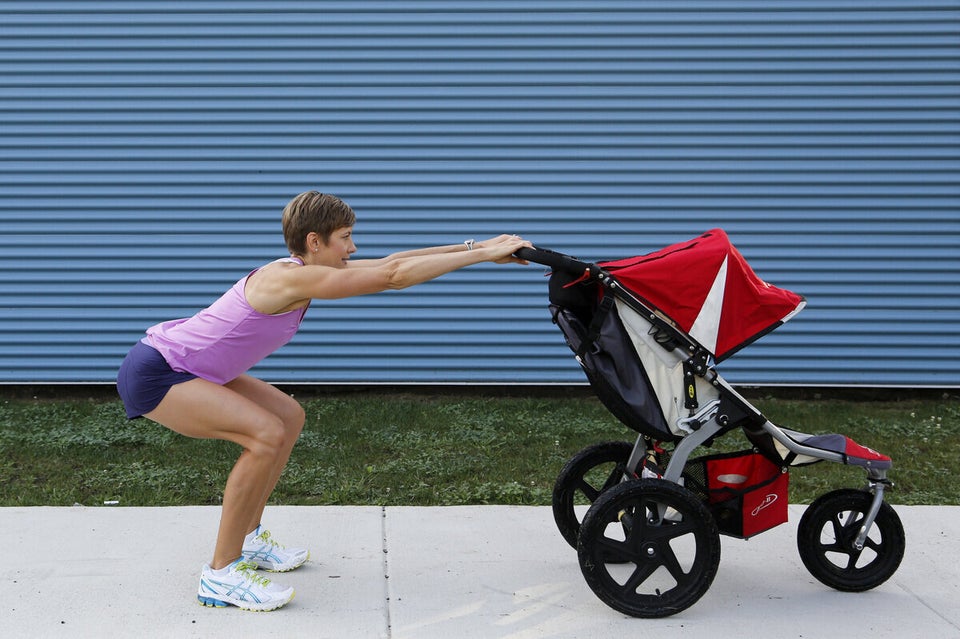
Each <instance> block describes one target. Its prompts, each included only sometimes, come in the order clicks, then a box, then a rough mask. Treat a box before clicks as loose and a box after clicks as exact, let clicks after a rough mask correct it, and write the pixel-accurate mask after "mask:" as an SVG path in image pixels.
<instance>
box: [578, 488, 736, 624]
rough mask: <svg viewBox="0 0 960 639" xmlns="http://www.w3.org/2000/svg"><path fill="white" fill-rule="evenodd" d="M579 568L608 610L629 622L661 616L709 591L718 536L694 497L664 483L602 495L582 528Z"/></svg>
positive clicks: (715, 565)
mask: <svg viewBox="0 0 960 639" xmlns="http://www.w3.org/2000/svg"><path fill="white" fill-rule="evenodd" d="M578 556H579V559H580V569H581V571H582V572H583V576H584V578H585V579H586V582H587V585H589V586H590V588H591V589H592V590H593V592H594V593H595V594H596V595H597V596H598V597H599V598H600V599H601V600H602V601H603V602H604V603H606V604H607V605H608V606H610V607H611V608H613V609H615V610H618V611H620V612H622V613H625V614H628V615H631V616H634V617H647V618H653V617H666V616H668V615H672V614H676V613H678V612H680V611H682V610H685V609H686V608H689V607H690V606H692V605H693V604H694V603H696V601H697V600H699V599H700V597H702V596H703V595H704V594H705V593H706V592H707V589H709V588H710V584H711V583H713V578H714V577H715V576H716V574H717V567H718V565H719V563H720V532H719V531H718V529H717V524H716V522H714V520H713V516H712V515H711V514H710V512H709V511H708V510H707V508H706V506H704V504H703V502H702V501H700V499H698V498H697V497H696V496H695V495H694V494H693V493H692V492H690V491H689V490H687V489H686V488H684V487H682V486H680V485H679V484H675V483H673V482H669V481H665V480H662V479H641V480H631V481H628V482H624V483H622V484H619V485H618V486H615V487H613V488H611V489H610V490H608V491H606V492H604V493H603V494H601V495H600V497H599V498H597V500H596V501H595V502H594V504H593V506H591V508H590V510H589V511H587V514H586V516H585V517H584V518H583V524H582V525H581V527H580V543H579V547H578Z"/></svg>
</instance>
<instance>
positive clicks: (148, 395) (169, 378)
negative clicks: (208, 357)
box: [117, 342, 197, 419]
mask: <svg viewBox="0 0 960 639" xmlns="http://www.w3.org/2000/svg"><path fill="white" fill-rule="evenodd" d="M196 378H197V376H196V375H193V374H191V373H178V372H177V371H175V370H173V369H172V368H170V365H169V364H167V360H165V359H163V355H161V354H160V352H159V351H158V350H157V349H155V348H154V347H152V346H150V345H149V344H145V343H143V342H137V343H136V345H135V346H134V347H133V348H131V349H130V352H129V353H127V356H126V357H125V358H124V360H123V364H121V365H120V371H119V372H118V373H117V391H118V392H119V393H120V399H122V400H123V406H124V408H126V409H127V419H135V418H137V417H141V416H143V414H144V413H149V412H150V411H152V410H153V409H154V408H156V407H157V406H159V405H160V402H161V401H163V398H164V397H166V395H167V391H168V390H170V387H171V386H173V385H174V384H179V383H181V382H188V381H190V380H191V379H196Z"/></svg>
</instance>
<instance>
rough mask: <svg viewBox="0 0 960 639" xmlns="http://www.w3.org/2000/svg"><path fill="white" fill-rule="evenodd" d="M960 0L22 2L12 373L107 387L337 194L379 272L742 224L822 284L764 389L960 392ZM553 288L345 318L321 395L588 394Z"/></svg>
mask: <svg viewBox="0 0 960 639" xmlns="http://www.w3.org/2000/svg"><path fill="white" fill-rule="evenodd" d="M958 34H960V5H958V3H957V2H956V1H955V0H950V1H945V0H931V1H929V2H906V1H898V2H894V1H889V0H874V1H871V2H859V1H857V2H836V1H831V2H823V1H819V0H809V1H808V0H804V1H799V0H786V1H783V2H776V3H770V2H766V1H763V2H760V1H749V0H742V1H734V0H716V1H714V0H702V1H683V0H676V1H670V2H665V1H660V2H642V1H635V0H631V1H614V0H606V1H603V0H601V1H597V2H591V3H585V2H582V1H581V0H575V1H563V0H561V1H558V2H534V1H516V2H514V1H511V2H504V1H497V0H485V1H483V2H480V1H464V2H456V1H439V2H438V1H430V0H420V1H396V2H284V1H279V2H266V1H258V2H249V1H243V0H237V1H234V2H229V3H225V2H125V1H119V2H83V1H78V2H30V3H25V2H0V382H7V383H17V382H31V383H32V382H88V381H90V382H109V381H111V380H112V379H113V375H114V372H115V370H116V367H117V366H118V364H119V361H120V359H121V358H122V356H123V354H124V353H125V351H126V349H127V347H128V346H129V345H130V344H131V343H132V342H133V341H135V340H136V339H138V337H139V335H140V334H141V332H142V330H143V329H144V328H145V327H146V326H147V325H149V324H151V323H153V322H155V321H159V320H162V319H167V318H171V317H178V316H182V315H185V314H189V313H192V312H194V311H195V310H197V309H198V308H199V307H201V306H202V305H204V304H206V303H208V302H209V301H211V300H212V299H213V298H214V297H215V296H216V295H218V294H219V293H220V291H221V290H222V289H224V288H225V287H227V286H229V285H230V284H231V283H232V282H233V281H235V280H236V279H237V278H238V277H239V276H240V275H241V274H243V273H244V272H246V271H247V270H248V269H249V268H252V267H254V266H256V265H258V264H259V263H261V262H263V261H266V260H268V259H272V258H274V257H279V256H282V255H283V254H284V251H283V242H282V239H281V236H280V232H279V222H278V220H279V213H280V210H281V208H282V206H283V204H284V203H285V202H286V201H287V199H289V197H290V196H292V195H294V194H296V193H298V192H300V191H302V190H306V189H310V188H319V189H321V190H326V191H329V192H333V193H337V194H339V195H341V196H342V197H344V198H345V199H346V200H347V201H349V202H350V203H351V204H353V206H354V208H356V210H357V211H358V212H359V214H360V216H361V222H360V224H359V225H358V227H357V229H356V232H357V236H358V237H357V239H358V243H359V245H360V248H361V256H377V255H381V254H384V253H387V252H390V251H394V250H398V249H404V248H408V247H413V246H419V245H424V244H433V243H447V242H459V241H461V240H463V239H465V238H467V237H474V236H475V237H477V238H480V237H483V236H485V235H487V234H493V233H498V232H502V231H504V232H516V233H522V234H524V235H525V236H527V237H529V238H532V239H533V240H535V241H536V242H537V243H539V244H541V245H543V246H547V247H551V248H555V249H558V250H562V251H565V252H568V253H572V254H574V255H578V256H580V257H581V258H584V259H591V260H592V259H601V258H615V257H624V256H627V255H630V254H636V253H644V252H647V251H650V250H653V249H656V248H659V247H661V246H663V245H666V244H669V243H672V242H676V241H680V240H684V239H687V238H689V237H692V236H694V235H696V234H698V233H700V232H701V231H704V230H707V229H709V228H712V227H715V226H721V227H723V228H725V229H726V230H727V231H728V233H729V234H730V235H731V237H732V239H733V240H734V242H735V243H736V244H737V245H738V247H739V248H740V249H741V250H742V252H743V253H744V254H745V255H746V256H747V258H748V259H749V260H750V261H751V263H752V264H753V265H754V267H755V268H756V270H757V271H758V273H759V274H760V275H761V276H762V277H764V278H765V279H767V280H769V281H771V282H773V283H776V284H778V285H780V286H783V287H786V288H791V289H793V290H796V291H797V292H799V293H802V294H803V295H805V296H806V297H807V298H808V300H809V306H808V308H807V310H805V311H804V312H803V313H802V314H801V315H800V316H799V317H797V318H796V319H795V320H794V321H793V322H792V323H791V324H788V325H787V326H785V327H783V328H782V329H780V330H779V331H777V332H776V333H774V334H772V335H770V336H768V337H766V338H764V339H763V340H761V341H760V342H758V343H757V344H755V345H753V346H751V347H750V348H748V349H746V350H745V351H743V352H741V353H740V354H738V355H737V356H736V357H734V358H733V359H732V360H731V361H730V362H728V363H725V364H724V367H723V369H722V371H723V372H724V373H725V376H726V377H727V378H728V379H729V380H730V381H732V382H734V383H744V384H747V383H751V384H752V383H758V384H781V383H789V384H816V385H821V384H861V385H883V384H902V385H957V384H960V376H958V374H957V372H956V371H957V362H958V361H960V328H958V327H960V204H958V200H960V186H958V183H960V180H958V177H960V117H958V113H960V111H958V107H960V88H958V87H960V52H958V50H960V37H958ZM545 305H546V283H545V280H544V279H543V277H542V272H541V270H540V269H539V268H528V269H523V268H520V267H476V268H472V269H469V270H466V271H463V272H460V273H457V274H454V275H451V276H448V277H446V278H443V279H441V280H439V281H437V282H434V283H430V284H426V285H424V286H422V287H420V288H415V289H412V290H408V291H403V292H397V293H388V294H383V295H379V296H372V297H367V298H358V299H354V300H348V301H344V302H339V303H336V304H329V305H327V304H320V303H317V304H315V305H314V307H313V308H312V310H311V312H310V313H309V315H308V318H307V320H306V322H305V325H304V328H303V330H302V331H301V334H300V335H299V336H298V337H297V338H296V339H295V341H294V342H293V343H292V344H291V345H290V346H288V347H286V348H284V349H283V350H282V351H281V352H280V353H278V354H276V355H275V356H273V357H272V358H270V359H268V360H267V362H266V363H265V364H264V365H262V366H261V367H259V368H258V369H257V372H258V373H259V374H260V375H262V376H263V377H265V378H268V379H271V380H273V381H294V382H331V383H334V382H348V383H349V382H388V383H390V382H430V383H448V382H491V383H525V382H530V383H552V382H580V381H582V376H581V374H580V371H579V369H578V367H577V366H576V364H575V362H574V361H573V360H572V359H571V357H570V355H569V352H568V351H567V350H566V347H565V346H564V345H563V344H562V338H561V336H560V333H559V331H557V330H556V329H555V327H553V326H552V325H551V324H550V321H549V318H548V315H547V312H546V310H545Z"/></svg>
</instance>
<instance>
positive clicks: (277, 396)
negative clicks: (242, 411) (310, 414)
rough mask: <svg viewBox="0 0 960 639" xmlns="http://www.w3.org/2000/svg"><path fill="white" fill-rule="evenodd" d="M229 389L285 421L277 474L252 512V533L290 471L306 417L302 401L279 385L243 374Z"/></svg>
mask: <svg viewBox="0 0 960 639" xmlns="http://www.w3.org/2000/svg"><path fill="white" fill-rule="evenodd" d="M226 387H227V388H229V389H230V390H233V391H236V392H237V393H239V394H241V395H243V396H244V397H246V398H247V399H250V400H252V401H254V402H256V403H257V404H259V405H260V406H262V407H264V408H265V409H267V410H268V411H270V412H271V413H273V414H274V415H277V416H278V417H280V419H281V421H282V422H283V434H284V437H283V447H282V449H281V450H280V451H279V452H280V454H279V455H278V457H277V459H276V462H275V465H274V468H273V472H272V473H271V475H270V478H269V479H268V480H267V483H266V485H265V486H264V492H263V497H262V499H261V500H260V501H261V503H260V505H259V507H258V508H257V509H256V510H255V511H254V512H253V513H252V515H251V518H250V521H249V522H248V524H247V526H246V528H247V531H246V532H248V533H249V532H251V531H252V530H254V529H255V528H256V527H257V526H258V525H260V522H261V521H262V520H263V510H264V508H265V507H266V505H267V500H269V499H270V495H271V494H273V489H274V488H275V487H276V485H277V482H278V481H279V480H280V475H281V474H282V473H283V469H284V468H286V466H287V461H288V460H289V459H290V452H291V451H292V450H293V447H294V445H295V444H296V443H297V439H299V438H300V432H301V431H302V430H303V423H304V420H305V415H304V412H303V407H302V406H301V405H300V402H298V401H297V400H295V399H293V398H292V397H290V396H289V395H287V394H286V393H284V392H283V391H281V390H279V389H278V388H276V387H275V386H272V385H270V384H268V383H266V382H264V381H262V380H259V379H256V378H255V377H250V376H249V375H241V376H240V377H238V378H237V379H235V380H233V381H231V382H229V383H228V384H226ZM245 534H246V533H245Z"/></svg>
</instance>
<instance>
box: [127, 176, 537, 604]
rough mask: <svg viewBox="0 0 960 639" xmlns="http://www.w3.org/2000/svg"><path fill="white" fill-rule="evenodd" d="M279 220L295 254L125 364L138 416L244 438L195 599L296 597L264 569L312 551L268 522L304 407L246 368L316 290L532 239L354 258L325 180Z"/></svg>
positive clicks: (396, 278) (341, 209)
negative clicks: (322, 188) (323, 188)
mask: <svg viewBox="0 0 960 639" xmlns="http://www.w3.org/2000/svg"><path fill="white" fill-rule="evenodd" d="M282 221H283V234H284V239H285V241H286V243H287V248H288V249H289V250H290V255H291V256H290V257H289V258H283V259H280V260H277V261H275V262H271V263H270V264H267V265H265V266H263V267H261V268H259V269H257V270H255V271H253V272H251V273H250V274H249V275H247V276H246V277H244V278H242V279H241V280H240V281H238V282H237V283H236V284H235V285H234V286H233V287H232V288H231V289H230V290H229V291H227V292H226V293H225V294H224V295H223V296H222V297H221V298H220V299H218V300H217V301H216V302H214V303H213V304H212V305H211V306H209V307H208V308H206V309H204V310H202V311H200V312H199V313H197V314H196V315H194V316H193V317H190V318H186V319H178V320H172V321H169V322H164V323H161V324H157V325H155V326H152V327H150V328H149V329H147V335H146V337H145V338H143V340H141V341H140V342H138V343H137V344H136V345H135V346H134V347H133V348H132V349H131V351H130V353H129V354H128V355H127V357H126V359H125V360H124V362H123V365H122V366H121V367H120V371H119V373H118V376H117V389H118V391H119V393H120V396H121V398H122V399H123V401H124V406H125V407H126V411H127V416H128V417H129V418H130V419H134V418H137V417H146V418H147V419H150V420H152V421H155V422H157V423H159V424H162V425H163V426H166V427H167V428H169V429H171V430H173V431H176V432H178V433H181V434H183V435H186V436H188V437H195V438H205V439H209V438H213V439H223V440H227V441H230V442H233V443H236V444H239V445H240V446H241V447H242V449H243V451H242V453H241V454H240V457H239V459H237V462H236V464H235V465H234V467H233V470H232V471H231V472H230V475H229V477H228V478H227V484H226V487H225V488H224V492H223V509H222V512H221V516H220V528H219V532H218V534H217V542H216V546H215V549H214V553H213V559H212V560H211V561H210V563H209V564H207V565H205V566H204V567H203V569H202V571H201V575H200V587H199V590H198V599H199V600H200V602H201V603H202V604H204V605H208V606H215V607H225V606H228V605H235V606H239V607H240V608H243V609H247V610H275V609H277V608H279V607H281V606H283V605H285V604H287V603H288V602H289V601H290V600H291V599H293V595H294V591H293V588H284V587H282V586H279V585H278V584H276V583H273V582H272V581H270V580H269V579H266V578H264V577H263V576H262V575H260V574H259V573H257V572H256V570H257V569H258V568H260V569H264V570H269V571H278V572H283V571H287V570H293V569H294V568H297V567H298V566H300V565H302V564H303V563H304V562H305V561H306V560H307V559H308V558H309V553H308V552H307V550H305V549H298V548H286V547H284V546H282V545H280V544H278V543H277V542H276V541H275V540H273V539H272V537H271V536H270V533H269V532H268V531H266V530H264V529H263V527H262V526H261V517H262V515H263V510H264V506H265V505H266V503H267V499H268V498H269V496H270V494H271V492H272V491H273V488H274V486H275V485H276V483H277V480H278V479H279V477H280V473H281V472H282V471H283V468H284V466H285V465H286V463H287V459H288V458H289V457H290V451H291V450H292V449H293V445H294V443H296V441H297V438H298V437H299V435H300V431H301V429H302V428H303V424H304V412H303V408H301V406H300V404H299V403H298V402H297V401H296V400H294V399H293V398H292V397H290V396H289V395H287V394H286V393H284V392H282V391H280V390H278V389H277V388H275V387H274V386H272V385H270V384H268V383H266V382H263V381H261V380H259V379H255V378H253V377H251V376H249V375H247V374H246V371H247V370H248V369H250V368H251V367H252V366H253V365H254V364H256V363H257V362H259V361H260V360H261V359H263V358H264V357H266V356H267V355H269V354H270V353H272V352H273V351H275V350H277V349H278V348H280V347H281V346H282V345H284V344H286V343H287V342H288V341H290V339H291V338H292V337H293V335H294V334H295V333H296V332H297V329H298V328H299V326H300V322H301V320H302V319H303V316H304V314H305V313H306V311H307V308H308V307H309V305H310V302H311V300H314V299H338V298H343V297H350V296H354V295H366V294H369V293H377V292H380V291H384V290H387V289H401V288H406V287H408V286H413V285H415V284H419V283H421V282H426V281H428V280H432V279H434V278H436V277H439V276H441V275H444V274H445V273H449V272H451V271H455V270H457V269H460V268H463V267H465V266H470V265H471V264H477V263H480V262H496V263H509V262H516V263H521V264H522V263H525V262H524V261H523V260H519V259H517V258H515V257H513V254H514V253H515V252H516V251H517V250H518V249H519V248H521V247H525V246H530V243H529V242H526V241H524V240H522V239H521V238H519V237H517V236H514V235H501V236H499V237H496V238H492V239H490V240H486V241H484V242H474V241H473V240H467V241H466V242H464V243H463V244H457V245H451V246H438V247H432V248H425V249H419V250H414V251H405V252H401V253H396V254H394V255H391V256H389V257H386V258H383V259H379V260H351V256H352V255H353V254H354V253H355V252H356V250H357V247H356V246H355V245H354V242H353V226H354V223H355V221H356V216H355V215H354V212H353V210H352V209H351V208H350V207H349V206H348V205H347V204H346V203H344V202H343V201H342V200H340V199H339V198H336V197H334V196H332V195H327V194H322V193H318V192H317V191H309V192H306V193H301V194H300V195H298V196H296V197H295V198H293V199H292V200H291V201H290V203H289V204H287V206H286V208H285V209H284V211H283V220H282Z"/></svg>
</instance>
